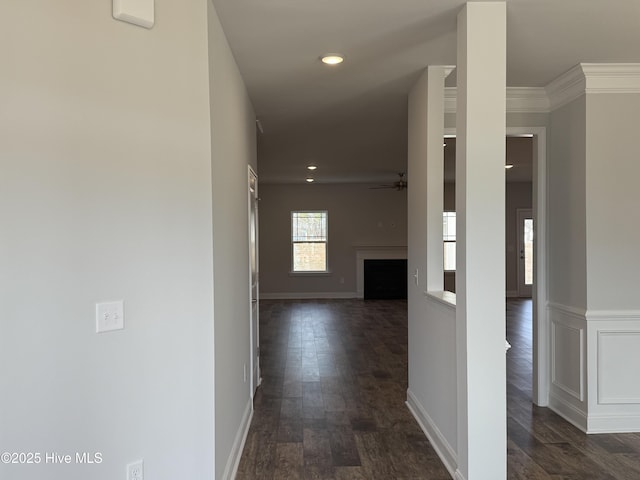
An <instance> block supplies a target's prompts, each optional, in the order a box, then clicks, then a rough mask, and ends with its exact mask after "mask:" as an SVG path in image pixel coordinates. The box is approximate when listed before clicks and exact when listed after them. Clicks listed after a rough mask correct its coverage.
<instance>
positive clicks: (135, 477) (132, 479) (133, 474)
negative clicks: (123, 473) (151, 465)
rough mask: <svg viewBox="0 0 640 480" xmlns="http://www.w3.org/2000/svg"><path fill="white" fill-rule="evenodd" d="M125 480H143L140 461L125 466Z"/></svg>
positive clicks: (142, 465)
mask: <svg viewBox="0 0 640 480" xmlns="http://www.w3.org/2000/svg"><path fill="white" fill-rule="evenodd" d="M127 480H144V462H143V461H142V459H140V460H136V461H135V462H132V463H130V464H128V465H127Z"/></svg>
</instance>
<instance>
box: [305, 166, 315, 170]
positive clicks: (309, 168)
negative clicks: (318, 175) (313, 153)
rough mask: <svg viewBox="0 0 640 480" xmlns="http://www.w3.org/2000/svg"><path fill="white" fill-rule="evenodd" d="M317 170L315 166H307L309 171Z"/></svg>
mask: <svg viewBox="0 0 640 480" xmlns="http://www.w3.org/2000/svg"><path fill="white" fill-rule="evenodd" d="M316 168H318V167H317V166H315V165H307V170H315V169H316Z"/></svg>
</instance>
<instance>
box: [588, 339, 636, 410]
mask: <svg viewBox="0 0 640 480" xmlns="http://www.w3.org/2000/svg"><path fill="white" fill-rule="evenodd" d="M632 366H633V367H632ZM639 366H640V331H606V330H599V331H598V403H599V404H629V403H637V404H640V382H639V381H638V367H639Z"/></svg>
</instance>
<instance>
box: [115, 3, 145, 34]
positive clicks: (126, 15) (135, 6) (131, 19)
mask: <svg viewBox="0 0 640 480" xmlns="http://www.w3.org/2000/svg"><path fill="white" fill-rule="evenodd" d="M154 13H155V12H154V0H113V18H115V19H116V20H122V21H123V22H128V23H133V24H134V25H138V26H140V27H144V28H151V27H153V24H154V22H155V20H154V17H155V15H154Z"/></svg>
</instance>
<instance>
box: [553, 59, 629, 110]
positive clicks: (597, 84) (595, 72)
mask: <svg viewBox="0 0 640 480" xmlns="http://www.w3.org/2000/svg"><path fill="white" fill-rule="evenodd" d="M545 89H546V91H547V95H548V96H549V100H550V102H551V110H555V109H557V108H560V107H562V106H563V105H566V104H567V103H569V102H572V101H573V100H575V99H576V98H578V97H580V96H581V95H583V94H586V93H588V94H601V93H640V64H638V63H581V64H579V65H576V66H575V67H573V68H572V69H571V70H569V71H567V72H565V73H563V74H562V75H560V76H559V77H558V78H556V79H555V80H553V81H552V82H551V83H549V84H548V85H547V86H546V87H545Z"/></svg>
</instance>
